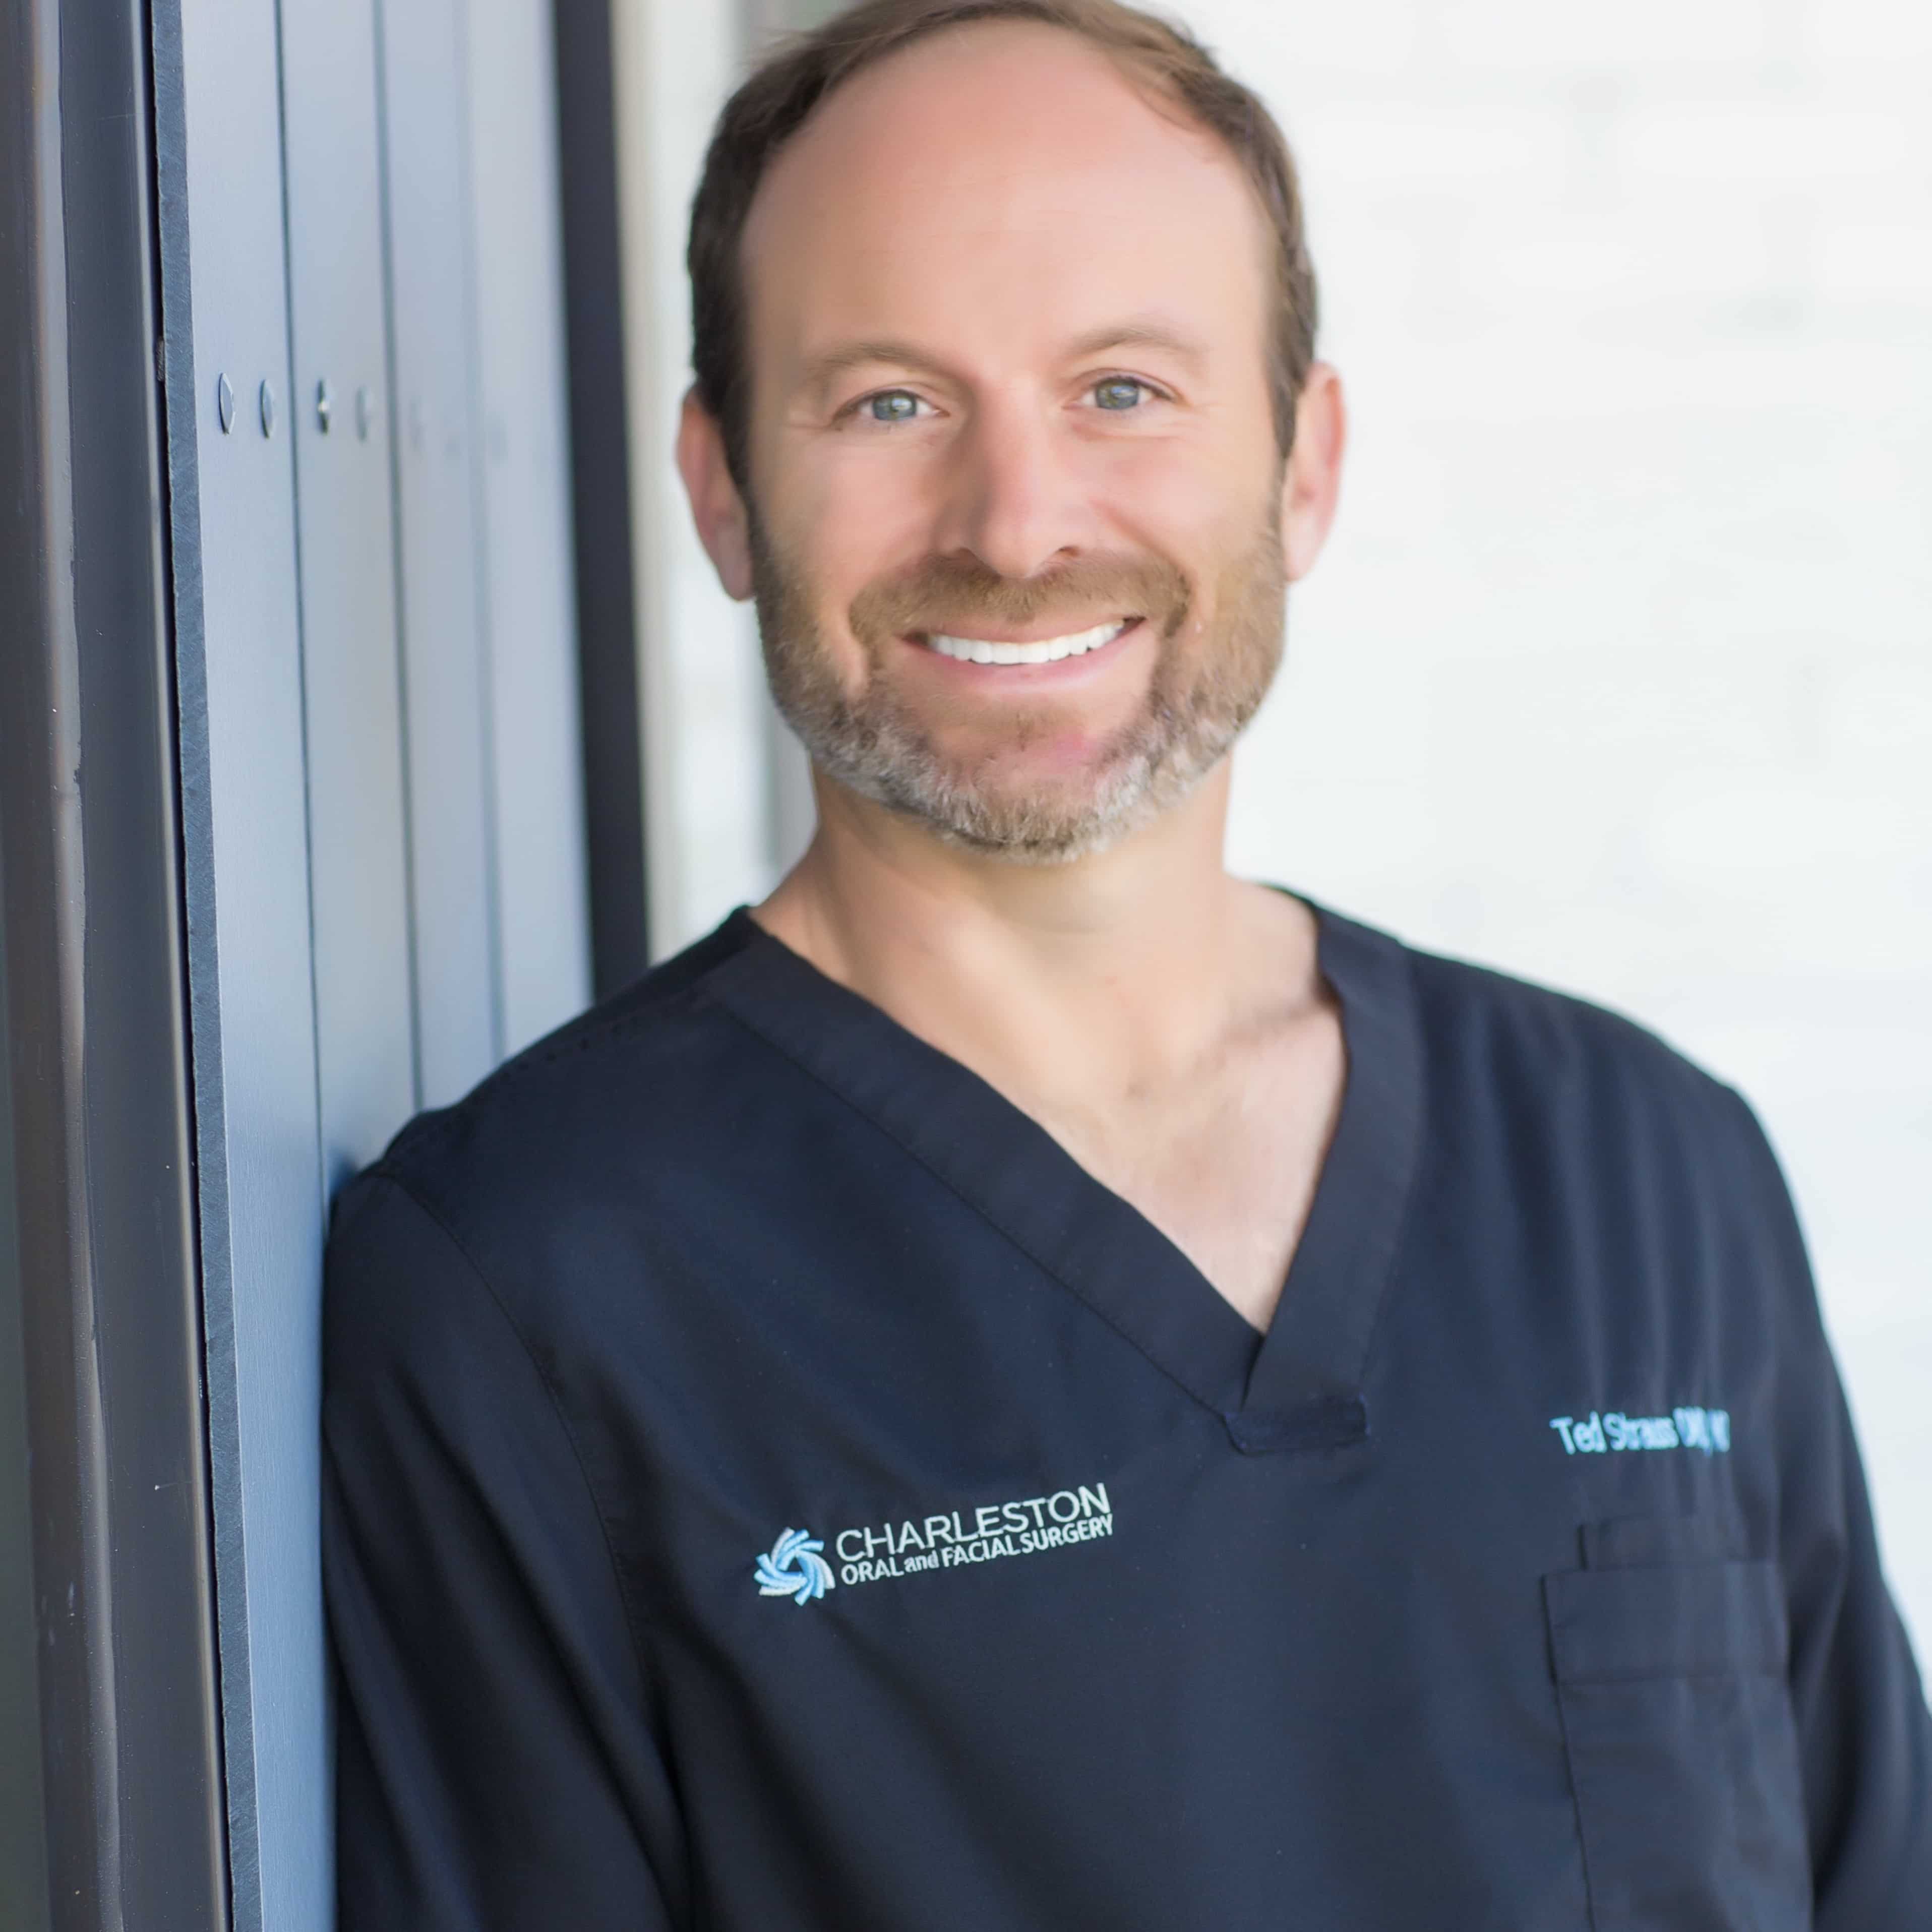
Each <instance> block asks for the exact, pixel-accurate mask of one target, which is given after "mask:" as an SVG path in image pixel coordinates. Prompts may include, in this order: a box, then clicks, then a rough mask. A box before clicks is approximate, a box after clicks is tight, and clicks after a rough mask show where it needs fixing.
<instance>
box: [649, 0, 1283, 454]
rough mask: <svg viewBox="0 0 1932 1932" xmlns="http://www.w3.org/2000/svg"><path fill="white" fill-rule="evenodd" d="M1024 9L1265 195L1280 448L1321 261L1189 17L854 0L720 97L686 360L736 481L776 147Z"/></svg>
mask: <svg viewBox="0 0 1932 1932" xmlns="http://www.w3.org/2000/svg"><path fill="white" fill-rule="evenodd" d="M980 20H1031V21H1037V22H1038V23H1040V24H1041V25H1043V26H1051V27H1061V28H1065V29H1066V31H1067V32H1069V33H1072V34H1079V36H1080V37H1081V38H1082V39H1083V40H1088V41H1089V42H1091V43H1092V44H1093V45H1094V46H1097V47H1098V48H1099V49H1100V50H1101V51H1102V52H1103V53H1105V54H1106V55H1109V58H1112V60H1114V61H1115V62H1116V63H1117V64H1118V65H1119V66H1120V67H1121V68H1122V69H1123V70H1124V71H1125V72H1126V73H1127V74H1128V76H1129V77H1130V78H1131V79H1133V80H1136V81H1138V82H1139V83H1142V85H1143V86H1146V87H1147V88H1148V89H1150V90H1151V92H1154V94H1155V95H1157V96H1158V97H1160V98H1162V99H1163V100H1164V101H1166V102H1168V103H1169V104H1172V106H1173V107H1176V108H1178V110H1180V112H1181V114H1182V115H1184V117H1185V118H1187V119H1188V120H1189V121H1193V122H1194V123H1195V124H1197V125H1198V126H1199V127H1202V128H1204V129H1205V130H1207V131H1208V132H1209V133H1212V134H1214V135H1217V136H1219V137H1220V139H1221V140H1222V141H1223V142H1225V143H1226V145H1227V147H1228V149H1229V151H1230V152H1231V153H1232V154H1233V156H1234V157H1235V160H1237V161H1238V163H1240V164H1241V170H1242V172H1243V173H1244V175H1246V176H1247V179H1248V181H1249V182H1250V184H1251V185H1252V186H1253V188H1254V190H1255V192H1256V194H1257V195H1258V196H1259V198H1260V200H1261V204H1262V208H1263V210H1264V211H1265V214H1266V215H1267V217H1268V224H1269V226H1270V227H1271V229H1273V231H1274V240H1275V290H1274V311H1275V312H1274V322H1273V326H1272V328H1271V330H1270V332H1269V335H1270V350H1269V370H1268V377H1269V393H1270V398H1271V402H1272V404H1273V407H1274V422H1275V434H1276V439H1277V442H1278V443H1280V447H1281V451H1282V453H1283V455H1284V456H1286V454H1287V452H1288V450H1289V446H1290V444H1291V443H1292V441H1293V440H1294V436H1295V403H1296V401H1297V400H1298V398H1299V397H1300V395H1301V387H1302V385H1303V383H1304V382H1306V381H1307V377H1308V371H1309V365H1310V363H1312V362H1313V360H1314V357H1315V324H1316V294H1315V270H1314V266H1313V263H1311V262H1310V260H1309V257H1308V245H1307V237H1306V236H1305V234H1304V228H1303V220H1302V209H1301V187H1300V184H1299V183H1298V181H1297V179H1296V176H1295V160H1294V157H1292V155H1291V154H1290V153H1289V148H1288V143H1287V142H1286V140H1285V139H1283V135H1282V131H1281V129H1280V127H1278V126H1277V124H1276V122H1275V119H1274V116H1273V115H1271V114H1270V113H1269V112H1268V109H1267V108H1266V107H1265V106H1263V105H1262V102H1261V101H1260V99H1259V98H1258V97H1257V96H1256V95H1255V94H1254V93H1253V92H1252V91H1251V90H1250V89H1247V88H1246V87H1244V86H1242V85H1241V83H1240V82H1239V81H1238V80H1233V79H1232V78H1231V77H1229V75H1227V74H1223V72H1222V71H1221V69H1220V67H1219V66H1218V65H1217V64H1216V62H1215V59H1214V55H1212V54H1211V53H1210V52H1208V50H1207V49H1206V48H1205V47H1204V46H1202V45H1201V43H1199V41H1198V40H1196V39H1195V38H1194V37H1193V34H1190V33H1189V32H1188V31H1187V28H1184V27H1182V26H1177V25H1172V24H1170V23H1168V22H1167V21H1165V20H1159V19H1157V18H1156V17H1154V15H1152V14H1151V13H1142V12H1141V11H1139V9H1137V8H1136V7H1129V6H1126V5H1122V4H1121V0H859V4H858V5H856V6H853V7H847V9H846V10H844V12H843V13H838V14H836V15H835V16H834V17H832V19H831V20H828V21H826V23H825V24H824V25H823V26H820V27H815V28H812V29H811V31H808V32H806V33H802V34H795V35H793V37H790V39H788V40H785V41H784V42H782V43H781V44H780V45H779V46H778V47H777V49H775V51H774V52H772V54H771V55H769V57H768V58H766V59H765V60H764V61H763V62H761V63H760V65H759V66H758V67H757V68H756V69H754V71H753V72H752V74H751V77H749V78H748V80H746V81H745V83H744V84H743V85H742V86H741V87H739V89H738V91H737V92H736V93H735V94H734V95H732V97H731V98H730V100H729V101H727V102H726V103H725V104H724V112H723V113H721V114H720V115H718V125H717V127H716V128H715V130H714V131H713V133H712V137H711V145H710V148H709V150H708V151H707V152H706V155H705V157H704V172H703V175H702V177H701V178H700V180H699V182H698V185H697V198H696V199H695V200H694V202H693V203H692V205H691V239H690V246H689V248H688V251H687V254H686V256H685V260H686V263H687V264H688V267H689V269H690V271H691V335H692V352H691V362H692V368H693V372H694V375H695V377H696V378H697V398H698V401H700V403H702V404H703V405H704V407H705V408H706V410H709V413H711V415H712V416H713V417H714V418H715V419H716V421H717V422H718V426H719V428H720V429H721V431H722V433H723V436H724V454H725V458H726V460H727V462H728V463H730V469H731V474H732V476H733V478H734V479H735V480H736V483H737V484H738V487H739V490H741V491H743V490H748V486H749V477H748V419H749V415H750V401H751V398H750V387H751V385H750V380H749V371H748V369H747V367H746V347H745V298H744V274H743V263H742V260H740V249H739V245H740V242H741V240H742V237H743V235H744V232H745V218H746V217H747V216H748V214H750V212H751V202H752V199H753V197H754V196H755V195H756V194H757V190H758V184H759V183H760V181H762V180H763V178H764V174H765V170H766V169H767V168H768V167H769V166H770V165H771V162H772V157H773V156H774V155H775V154H776V153H777V152H778V149H779V148H781V147H782V146H783V145H784V143H785V142H786V141H787V140H788V139H790V137H791V136H793V134H795V133H797V131H798V130H799V128H800V127H802V126H803V125H804V124H805V121H807V120H808V118H810V116H811V113H812V112H813V110H814V109H815V108H816V107H817V106H818V105H819V104H820V102H821V101H824V100H825V99H826V97H827V96H828V95H830V94H831V93H832V92H834V90H835V89H838V88H839V87H841V86H844V83H846V82H847V81H848V80H851V79H852V78H853V76H854V75H856V74H859V73H861V72H862V71H864V70H865V68H868V67H871V66H874V65H877V62H880V61H882V60H883V59H884V58H886V56H887V55H890V54H894V53H896V52H898V51H899V49H901V48H902V47H908V46H912V45H913V43H915V42H916V41H919V40H924V39H926V37H928V36H929V35H930V34H935V33H938V32H939V31H941V30H942V29H944V28H948V27H959V26H967V25H968V24H970V23H973V22H975V21H980Z"/></svg>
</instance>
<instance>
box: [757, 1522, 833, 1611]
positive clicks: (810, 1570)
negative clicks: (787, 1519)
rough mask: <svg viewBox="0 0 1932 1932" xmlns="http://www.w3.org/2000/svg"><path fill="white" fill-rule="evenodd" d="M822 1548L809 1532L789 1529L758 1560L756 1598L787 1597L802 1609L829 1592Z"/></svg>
mask: <svg viewBox="0 0 1932 1932" xmlns="http://www.w3.org/2000/svg"><path fill="white" fill-rule="evenodd" d="M824 1548H825V1545H824V1544H823V1542H821V1541H820V1540H819V1538H817V1537H815V1536H814V1535H812V1534H811V1532H810V1531H809V1530H806V1529H788V1530H787V1531H786V1532H785V1533H784V1535H782V1536H781V1537H780V1538H778V1541H777V1542H775V1544H772V1547H771V1548H770V1549H769V1550H767V1551H766V1553H765V1554H764V1555H763V1556H760V1558H759V1559H758V1568H757V1579H758V1595H760V1596H761V1597H789V1598H790V1599H791V1600H792V1601H793V1603H795V1604H798V1605H799V1606H800V1607H803V1606H804V1605H805V1604H808V1603H810V1602H811V1601H812V1600H813V1599H814V1598H817V1597H822V1596H823V1595H824V1594H825V1593H826V1591H827V1590H829V1589H831V1588H832V1565H830V1564H829V1563H828V1562H826V1560H825V1558H824V1556H823V1550H824Z"/></svg>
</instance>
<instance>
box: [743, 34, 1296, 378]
mask: <svg viewBox="0 0 1932 1932" xmlns="http://www.w3.org/2000/svg"><path fill="white" fill-rule="evenodd" d="M1002 34H1004V36H1005V37H1013V36H1014V35H1016V34H1017V35H1020V36H1024V37H1035V36H1037V35H1040V34H1052V36H1053V37H1055V39H1056V40H1060V41H1062V42H1064V43H1070V44H1071V46H1073V49H1074V50H1075V52H1076V54H1077V55H1078V56H1079V58H1080V59H1081V60H1082V62H1084V63H1085V64H1086V65H1089V66H1092V65H1095V64H1098V65H1100V66H1102V67H1103V68H1105V69H1106V71H1109V72H1110V73H1112V74H1113V75H1114V76H1115V77H1116V78H1117V79H1118V80H1120V81H1121V82H1122V83H1124V85H1125V86H1127V88H1128V89H1130V91H1131V92H1133V94H1134V95H1135V96H1136V98H1138V99H1139V100H1140V101H1142V103H1143V104H1144V105H1145V106H1146V107H1148V108H1149V109H1150V110H1152V112H1153V113H1154V114H1155V115H1156V116H1157V118H1160V120H1162V121H1165V122H1166V123H1167V124H1168V125H1169V127H1172V129H1174V130H1175V131H1176V132H1177V133H1181V134H1182V135H1184V136H1187V137H1188V139H1190V142H1192V143H1193V145H1196V146H1197V147H1198V148H1199V150H1200V151H1201V153H1202V157H1203V158H1204V159H1206V160H1209V161H1210V162H1211V163H1212V164H1213V165H1214V168H1215V169H1216V171H1217V172H1220V173H1223V174H1224V175H1230V176H1232V178H1233V179H1234V180H1235V181H1236V182H1238V184H1239V185H1240V187H1241V191H1242V197H1243V199H1244V202H1245V204H1246V205H1247V208H1248V211H1249V213H1250V215H1251V216H1252V217H1253V222H1254V232H1255V235H1256V243H1257V248H1258V250H1259V256H1260V258H1261V263H1262V283H1263V288H1262V300H1263V301H1264V302H1265V301H1266V284H1267V281H1268V269H1267V266H1266V264H1267V262H1268V258H1269V257H1271V254H1273V252H1274V248H1275V237H1274V231H1273V229H1272V226H1271V223H1270V220H1269V215H1268V208H1267V205H1266V204H1265V202H1264V201H1263V199H1262V196H1261V193H1260V191H1259V189H1258V188H1257V187H1256V184H1255V182H1254V181H1253V178H1252V177H1251V176H1250V173H1249V171H1248V170H1247V169H1246V168H1245V167H1244V166H1242V164H1241V157H1240V156H1239V155H1238V154H1236V153H1235V151H1234V149H1233V148H1232V146H1231V145H1230V144H1229V142H1228V141H1227V140H1226V139H1225V138H1224V137H1223V135H1222V134H1221V133H1220V130H1217V128H1215V127H1213V126H1211V124H1208V122H1207V121H1204V120H1202V118H1200V117H1199V116H1198V115H1196V114H1194V113H1191V112H1190V111H1189V109H1188V106H1187V103H1186V102H1185V101H1184V100H1183V99H1182V98H1181V96H1180V95H1179V94H1178V92H1177V91H1176V90H1175V89H1174V88H1173V87H1172V86H1167V85H1164V84H1163V82H1162V80H1161V78H1160V76H1159V75H1158V74H1156V73H1154V72H1153V71H1151V70H1150V68H1149V66H1148V63H1147V62H1145V61H1143V60H1141V59H1137V58H1136V57H1135V55H1134V54H1133V52H1132V51H1131V50H1127V49H1116V48H1114V47H1111V46H1107V45H1106V44H1104V43H1102V42H1100V41H1098V40H1094V38H1093V37H1091V36H1090V35H1088V34H1083V33H1082V32H1081V31H1080V30H1079V28H1077V27H1075V26H1069V25H1067V24H1066V23H1063V22H1061V21H1058V20H1028V19H1025V18H1016V17H1011V16H1000V15H993V16H989V17H983V18H979V19H974V20H953V21H947V22H946V23H944V24H943V25H941V26H935V27H934V28H932V29H931V30H929V31H927V32H926V33H924V34H920V35H919V37H917V38H916V39H913V40H908V41H907V42H906V43H904V45H903V46H897V47H895V48H893V49H892V50H891V52H889V53H886V54H883V55H880V56H878V57H877V58H876V59H874V60H871V61H868V62H866V63H865V65H862V66H861V67H859V68H857V69H856V70H855V71H853V72H852V73H850V74H845V75H843V76H841V77H839V78H838V80H835V82H834V83H833V84H832V86H829V87H828V88H827V89H826V91H825V92H824V93H823V95H821V96H820V98H819V99H818V100H817V101H815V102H814V104H813V105H812V107H811V112H810V113H808V114H807V115H805V118H804V119H803V120H802V121H800V122H799V124H798V125H797V126H796V127H794V128H793V129H792V130H791V131H790V133H789V134H787V136H785V138H784V139H783V140H782V141H781V142H779V143H778V145H777V146H776V147H775V148H773V149H772V151H771V153H770V154H769V155H768V156H767V157H766V160H765V163H764V166H763V168H762V169H761V170H760V174H759V177H758V181H757V187H755V188H754V190H753V192H752V194H751V199H750V201H749V202H748V205H747V206H746V208H745V217H744V220H743V221H742V223H741V224H740V226H739V233H738V236H737V272H738V285H739V290H740V297H741V301H742V309H741V315H742V323H743V326H744V328H745V344H744V346H745V350H746V351H747V352H748V350H749V348H750V346H751V345H750V338H751V326H750V325H751V313H752V311H753V308H754V296H753V288H754V284H753V281H752V270H753V268H754V263H755V261H756V251H755V249H754V247H753V245H752V234H753V229H754V226H755V224H756V223H757V220H758V216H759V211H760V207H761V206H764V207H769V204H770V199H771V196H770V190H771V187H772V181H773V178H774V177H775V176H778V175H781V173H782V172H784V164H785V162H786V160H787V157H790V156H792V155H793V154H795V152H796V149H797V148H798V146H799V143H800V142H801V140H802V139H803V138H804V137H806V136H808V135H809V134H810V133H811V130H813V129H814V127H820V126H821V125H822V124H823V120H824V118H825V115H826V110H827V109H828V108H829V107H832V106H833V105H834V104H835V103H836V102H837V101H838V100H839V99H840V98H841V97H842V96H844V95H847V93H848V92H851V91H853V90H855V89H862V88H864V87H865V85H866V83H868V81H870V80H871V79H872V78H873V77H874V75H884V74H889V71H891V70H892V68H895V67H896V66H898V65H899V64H900V63H901V62H902V61H903V60H904V59H905V58H907V57H909V56H911V55H916V54H919V53H922V52H925V51H926V49H929V48H935V47H942V46H944V43H946V42H947V41H949V40H950V41H953V42H957V41H958V40H959V39H960V38H961V37H963V36H968V35H974V36H977V37H981V38H985V37H988V36H989V35H993V36H1000V35H1002ZM1137 341H1146V342H1149V343H1153V344H1167V345H1170V346H1172V347H1176V348H1177V349H1178V350H1181V352H1182V353H1186V354H1187V355H1188V356H1190V358H1191V359H1197V360H1198V359H1199V354H1200V353H1201V347H1200V345H1199V344H1196V343H1193V342H1191V341H1189V340H1188V339H1187V338H1186V337H1185V335H1182V334H1178V333H1177V332H1175V331H1174V330H1172V329H1167V328H1164V327H1163V326H1160V324H1159V323H1151V322H1144V321H1142V320H1139V318H1136V319H1132V320H1127V321H1124V322H1123V323H1118V324H1112V325H1106V326H1101V327H1100V328H1097V329H1094V330H1092V331H1090V332H1088V335H1087V336H1086V337H1083V338H1080V339H1079V340H1076V342H1074V343H1073V344H1070V345H1069V347H1068V352H1067V353H1071V354H1079V353H1097V350H1098V348H1099V347H1106V346H1110V345H1112V344H1121V345H1130V344H1133V343H1135V342H1137ZM907 347H910V345H907V344H899V343H895V342H889V341H883V340H880V339H877V338H874V339H871V340H856V339H855V340H853V341H850V342H847V343H845V344H840V345H838V346H837V347H835V348H834V349H833V350H832V351H830V352H829V353H827V354H826V355H823V356H815V357H813V358H811V359H809V362H808V370H807V371H806V374H808V375H809V374H813V373H827V374H829V373H832V372H834V371H836V370H837V368H839V367H840V366H841V365H851V364H853V363H856V362H862V361H867V360H873V359H877V360H881V361H888V362H889V361H904V362H913V361H917V360H922V357H919V356H907V355H901V354H895V353H892V352H894V351H897V350H904V349H906V348H907ZM873 350H880V351H883V352H885V353H883V354H881V355H879V356H877V357H874V356H873V355H871V353H870V352H871V351H873ZM753 374H754V371H753V370H752V368H751V367H750V366H749V359H748V365H747V368H746V370H745V375H746V377H747V379H749V378H751V377H752V375H753Z"/></svg>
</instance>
